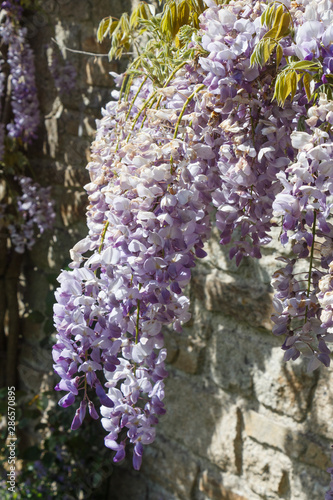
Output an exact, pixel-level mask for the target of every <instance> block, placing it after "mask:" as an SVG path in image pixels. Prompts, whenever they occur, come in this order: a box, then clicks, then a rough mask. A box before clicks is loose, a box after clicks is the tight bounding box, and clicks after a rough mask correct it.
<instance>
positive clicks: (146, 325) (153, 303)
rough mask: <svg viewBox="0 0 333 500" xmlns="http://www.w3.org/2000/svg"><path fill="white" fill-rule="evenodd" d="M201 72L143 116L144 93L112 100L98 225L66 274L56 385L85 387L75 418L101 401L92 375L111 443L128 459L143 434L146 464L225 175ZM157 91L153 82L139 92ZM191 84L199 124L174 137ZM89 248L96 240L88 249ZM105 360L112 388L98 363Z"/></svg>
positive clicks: (101, 144)
mask: <svg viewBox="0 0 333 500" xmlns="http://www.w3.org/2000/svg"><path fill="white" fill-rule="evenodd" d="M191 79H193V80H194V81H195V82H196V81H197V79H198V75H194V74H193V75H191V74H190V73H189V72H188V71H187V70H183V71H182V72H179V74H178V76H177V77H176V78H175V79H174V81H173V82H172V85H170V86H169V87H168V88H167V89H161V92H160V95H161V96H162V97H164V96H165V95H166V94H167V96H168V99H167V100H166V106H162V104H161V105H160V107H159V108H154V107H151V108H150V109H149V110H147V113H146V115H145V116H146V120H145V121H143V117H141V118H140V119H139V120H137V121H136V117H137V116H138V115H137V114H138V112H139V109H140V104H141V102H142V97H141V98H139V99H138V100H137V101H136V102H135V105H134V106H133V107H132V109H131V112H130V115H129V116H128V117H127V119H126V115H127V114H128V104H127V103H122V102H121V103H119V104H118V105H117V104H116V103H109V104H108V106H107V108H106V110H105V111H104V113H103V114H104V117H103V119H102V120H101V121H100V122H99V124H98V131H97V138H96V141H95V142H94V144H93V147H92V154H93V158H92V162H91V163H90V164H89V165H88V169H89V171H90V177H91V182H90V183H89V184H88V185H87V186H86V190H87V192H88V194H89V200H90V206H89V207H88V213H87V218H88V227H89V229H90V232H89V235H88V237H87V238H85V239H84V240H82V241H80V242H79V243H78V244H77V245H75V246H74V248H73V250H72V252H71V253H72V258H73V262H72V264H71V267H72V268H73V271H70V272H67V271H66V272H65V271H64V272H63V273H62V274H61V275H60V277H59V281H60V283H61V287H60V288H59V289H58V291H57V294H56V296H57V301H58V304H57V305H56V306H55V322H56V327H57V331H58V342H57V344H56V345H55V346H54V359H55V362H56V364H55V371H56V372H57V373H58V374H59V375H60V376H61V378H62V381H61V382H60V384H59V385H58V387H57V388H58V389H61V390H64V389H65V390H67V391H69V392H68V394H67V395H66V396H64V398H62V400H61V401H60V404H61V405H63V406H68V405H69V404H72V403H73V402H74V398H75V396H76V395H77V394H78V391H79V390H80V388H82V389H84V395H83V401H82V402H81V405H80V407H79V409H78V411H77V412H76V415H75V417H74V420H73V424H72V428H76V427H77V426H78V425H80V424H81V423H82V421H83V418H84V414H85V408H86V405H87V402H88V405H89V404H91V403H90V401H89V398H88V394H87V391H86V389H87V386H90V387H92V388H94V389H95V391H96V394H97V396H98V397H99V399H100V402H101V405H102V408H101V414H102V416H103V418H102V424H103V426H104V428H105V429H106V430H107V431H108V435H107V436H106V438H105V444H106V446H108V447H109V448H111V449H112V450H115V451H116V455H115V457H114V460H115V461H118V460H121V459H122V458H123V457H124V456H125V450H124V447H125V443H126V441H127V440H129V441H130V442H131V443H133V444H134V455H133V465H134V467H135V468H136V469H138V468H139V467H140V464H141V459H142V451H143V448H142V446H143V445H144V444H148V443H150V442H152V441H153V440H154V437H155V428H154V427H155V425H156V423H157V422H158V416H159V415H162V414H163V413H164V412H165V409H164V405H163V398H164V383H163V379H164V378H165V376H166V375H167V373H166V371H165V368H164V360H165V357H166V350H165V349H164V348H163V336H162V333H161V329H162V327H163V325H172V326H173V328H174V329H175V330H177V331H180V330H181V325H182V323H184V322H186V321H188V319H189V318H190V315H189V312H188V307H189V301H188V299H187V298H186V297H185V296H184V294H183V290H184V288H185V287H186V285H187V284H188V283H189V280H190V271H191V268H192V267H193V266H194V265H195V257H196V256H199V257H201V256H204V255H205V252H204V251H203V249H202V247H203V242H204V241H205V240H206V239H207V238H208V235H209V232H210V219H209V213H210V206H209V202H210V201H211V192H212V191H213V190H214V189H215V188H216V186H217V184H216V183H217V181H218V176H217V171H216V168H215V166H214V165H215V163H216V158H215V153H214V140H212V142H211V146H210V147H208V146H204V145H203V144H202V139H201V138H202V134H203V133H204V130H203V126H204V125H206V126H207V124H206V123H205V122H206V118H205V117H204V116H203V113H202V109H203V107H202V106H203V105H202V103H201V100H202V99H203V96H201V95H200V85H198V84H197V83H191ZM141 83H142V82H140V81H139V82H137V84H136V85H139V84H141ZM136 85H134V89H133V92H135V88H136ZM150 91H151V88H150V85H149V84H145V85H143V86H142V90H141V92H142V94H141V95H142V96H146V95H147V94H149V92H150ZM191 95H193V98H192V99H191V100H190V101H189V103H188V106H187V108H186V116H185V115H184V117H183V118H184V121H185V123H188V122H190V121H191V122H192V125H191V126H189V125H187V126H184V125H183V124H182V125H181V127H180V128H179V136H178V137H177V138H175V137H174V129H175V127H176V126H177V121H178V116H179V110H181V109H182V108H183V106H184V103H185V102H186V100H187V99H189V97H190V96H191ZM162 102H163V101H162ZM133 125H134V128H133V131H131V128H132V127H133ZM87 251H90V252H91V251H92V252H93V253H92V255H91V256H90V257H88V258H86V257H84V256H83V254H84V253H85V252H87ZM103 368H104V375H105V378H106V381H107V382H106V383H105V387H106V388H107V390H108V392H107V393H106V392H105V391H104V389H103V387H102V385H101V383H100V381H99V380H98V378H97V376H96V373H95V372H96V371H97V372H98V371H101V370H102V369H103ZM80 372H83V373H82V375H80Z"/></svg>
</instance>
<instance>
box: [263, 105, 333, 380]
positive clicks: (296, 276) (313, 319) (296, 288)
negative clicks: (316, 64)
mask: <svg viewBox="0 0 333 500" xmlns="http://www.w3.org/2000/svg"><path fill="white" fill-rule="evenodd" d="M332 111H333V103H331V102H328V101H327V99H326V96H324V95H323V96H322V97H321V98H320V100H319V105H318V106H313V107H311V108H310V109H309V112H308V116H309V117H308V119H307V120H306V122H307V125H308V127H309V132H300V131H298V132H297V131H295V132H293V133H292V134H291V141H292V145H293V147H294V148H295V149H297V150H298V154H297V157H296V162H295V163H292V164H291V165H290V166H288V167H287V169H286V170H285V172H280V173H279V174H278V175H277V178H278V179H279V180H280V182H281V184H282V186H283V190H282V191H281V192H280V193H278V194H277V196H276V198H275V200H274V202H273V213H274V215H275V216H276V217H282V234H281V241H282V243H283V244H286V243H287V242H288V240H290V241H291V243H292V251H293V253H294V255H295V256H296V257H297V259H293V261H290V260H287V261H286V263H287V265H286V266H285V267H284V268H283V269H279V270H278V271H277V272H276V273H275V275H274V276H273V282H272V284H273V287H274V288H275V289H276V293H275V300H274V306H275V309H276V314H275V315H274V316H273V321H274V323H275V327H274V328H273V332H274V333H275V334H277V335H282V334H284V335H286V341H285V343H284V345H283V349H285V350H286V354H285V359H291V358H292V359H296V358H297V357H298V356H299V355H300V351H302V352H303V354H304V355H305V356H306V357H309V358H310V361H309V365H308V369H309V370H314V369H315V368H317V367H318V366H319V365H320V362H321V363H323V364H324V365H325V366H329V364H330V357H329V355H330V350H329V349H328V347H327V345H326V341H330V342H331V341H332V340H333V337H332V335H331V334H330V333H327V328H328V327H330V326H332V325H333V322H331V321H330V319H329V317H330V304H329V295H330V274H328V275H325V276H324V269H325V268H327V267H328V266H329V267H330V268H331V262H332V260H333V254H332V251H330V252H328V253H327V252H325V248H327V247H331V248H332V244H333V239H332V237H333V227H332V225H331V224H330V223H329V222H327V219H328V218H329V215H330V212H331V207H332V204H331V199H330V198H331V196H332V194H333V173H332V154H333V143H332V136H331V135H330V133H328V132H326V131H325V130H324V129H325V128H326V129H327V126H324V127H322V125H330V124H331V123H333V113H332ZM316 240H317V244H316ZM324 243H325V244H324ZM318 256H319V257H321V262H319V267H321V268H322V270H320V269H318V266H317V265H315V264H316V259H317V258H318ZM302 259H308V260H309V268H308V269H307V270H306V271H303V272H302V270H300V271H299V272H297V273H296V272H295V271H294V267H295V263H296V261H297V262H298V263H299V262H301V260H302Z"/></svg>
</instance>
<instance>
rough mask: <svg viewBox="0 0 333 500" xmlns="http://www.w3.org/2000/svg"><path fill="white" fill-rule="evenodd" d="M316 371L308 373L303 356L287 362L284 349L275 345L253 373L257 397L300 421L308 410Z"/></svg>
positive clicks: (268, 406)
mask: <svg viewBox="0 0 333 500" xmlns="http://www.w3.org/2000/svg"><path fill="white" fill-rule="evenodd" d="M317 373H318V372H313V373H310V374H309V373H307V362H306V360H304V359H298V360H297V361H289V362H284V361H283V351H282V350H281V348H280V347H274V348H272V350H271V352H270V353H269V352H267V353H266V355H265V357H264V359H263V360H262V364H261V366H256V369H255V370H254V372H253V384H254V392H255V395H256V398H257V399H258V401H259V402H260V403H262V404H263V405H264V406H266V407H267V408H270V409H272V410H273V411H276V412H278V413H283V414H285V415H288V416H290V417H292V418H294V419H295V420H296V421H298V422H301V421H303V420H304V419H305V418H306V416H307V414H308V411H309V404H310V402H311V399H312V394H313V391H314V389H315V387H316V383H317V378H318V376H317Z"/></svg>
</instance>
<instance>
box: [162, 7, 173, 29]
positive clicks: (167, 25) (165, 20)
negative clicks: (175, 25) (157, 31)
mask: <svg viewBox="0 0 333 500" xmlns="http://www.w3.org/2000/svg"><path fill="white" fill-rule="evenodd" d="M161 32H162V33H163V34H164V35H167V36H168V35H169V36H171V34H172V16H171V10H170V7H169V6H168V5H166V6H165V9H164V12H163V16H162V20H161Z"/></svg>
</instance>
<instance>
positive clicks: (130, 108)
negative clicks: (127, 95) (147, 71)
mask: <svg viewBox="0 0 333 500" xmlns="http://www.w3.org/2000/svg"><path fill="white" fill-rule="evenodd" d="M147 80H148V75H147V76H145V78H144V79H143V80H142V82H141V85H140V86H139V88H138V90H137V92H136V94H135V96H134V97H133V99H132V102H131V105H130V107H129V109H128V111H127V114H126V117H125V121H127V119H128V117H129V114H130V112H131V111H132V108H133V106H134V103H135V101H136V99H137V97H138V95H139V94H140V92H141V89H142V87H143V86H144V84H145V83H146V81H147Z"/></svg>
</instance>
